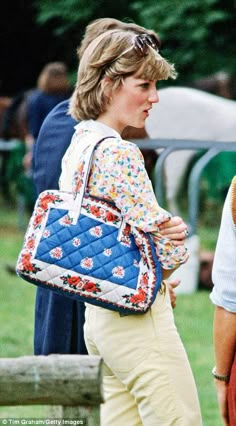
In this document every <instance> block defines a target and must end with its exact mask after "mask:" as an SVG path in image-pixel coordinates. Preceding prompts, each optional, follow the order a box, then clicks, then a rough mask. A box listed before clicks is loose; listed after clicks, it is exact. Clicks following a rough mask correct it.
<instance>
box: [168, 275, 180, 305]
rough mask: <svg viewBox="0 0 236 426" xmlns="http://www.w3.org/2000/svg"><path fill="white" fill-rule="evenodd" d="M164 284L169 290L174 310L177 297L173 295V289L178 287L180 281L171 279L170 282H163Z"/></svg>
mask: <svg viewBox="0 0 236 426" xmlns="http://www.w3.org/2000/svg"><path fill="white" fill-rule="evenodd" d="M165 283H166V285H167V287H168V290H169V294H170V302H171V306H172V308H173V309H174V308H175V307H176V297H177V296H176V293H175V288H176V287H178V285H179V284H180V280H179V279H178V278H173V279H172V280H169V281H165Z"/></svg>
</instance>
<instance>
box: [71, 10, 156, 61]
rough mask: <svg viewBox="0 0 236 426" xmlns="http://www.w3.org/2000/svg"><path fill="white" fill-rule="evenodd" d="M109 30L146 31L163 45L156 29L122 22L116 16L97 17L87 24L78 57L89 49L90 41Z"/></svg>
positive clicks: (140, 32)
mask: <svg viewBox="0 0 236 426" xmlns="http://www.w3.org/2000/svg"><path fill="white" fill-rule="evenodd" d="M109 30H121V31H133V32H134V33H136V34H143V33H146V34H149V35H151V36H153V37H155V39H156V41H157V43H158V45H159V46H160V45H161V41H160V39H159V37H158V35H157V34H156V33H155V32H154V31H152V30H147V29H145V28H144V27H141V26H140V25H137V24H135V23H134V22H122V21H119V20H118V19H114V18H99V19H95V20H94V21H92V22H91V23H90V24H88V25H87V27H86V30H85V33H84V37H83V39H82V41H81V44H80V46H79V48H78V49H77V55H78V59H79V60H80V58H81V57H82V55H83V53H84V51H85V50H86V49H87V47H88V46H89V45H90V43H92V42H93V40H95V38H96V37H98V36H99V35H100V34H103V33H105V32H106V31H109Z"/></svg>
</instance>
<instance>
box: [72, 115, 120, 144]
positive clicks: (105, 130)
mask: <svg viewBox="0 0 236 426" xmlns="http://www.w3.org/2000/svg"><path fill="white" fill-rule="evenodd" d="M75 129H76V130H91V131H95V132H99V133H101V134H102V135H104V136H115V137H116V138H120V139H121V136H120V134H119V133H118V132H117V131H116V130H114V129H112V127H109V126H107V125H106V124H104V123H101V122H100V121H97V120H83V121H81V122H80V123H79V124H77V125H76V126H75Z"/></svg>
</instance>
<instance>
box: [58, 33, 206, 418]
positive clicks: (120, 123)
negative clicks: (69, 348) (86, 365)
mask: <svg viewBox="0 0 236 426" xmlns="http://www.w3.org/2000/svg"><path fill="white" fill-rule="evenodd" d="M158 45H159V42H158V39H157V38H156V37H155V35H154V34H153V35H152V36H150V34H142V35H137V34H135V33H133V32H132V31H121V30H110V31H107V32H105V33H104V34H102V35H100V36H99V37H97V38H96V39H95V40H94V41H93V42H92V43H91V44H90V45H89V47H88V48H87V49H86V50H85V52H84V54H83V56H82V59H81V61H80V66H79V70H78V81H77V85H76V88H75V91H74V93H73V96H72V99H71V104H70V112H71V114H72V116H73V117H74V118H75V119H77V120H82V121H81V122H80V124H78V125H77V126H76V133H75V136H74V138H73V140H72V143H71V145H70V147H69V148H68V150H67V152H66V154H65V156H64V158H63V161H62V174H61V178H60V187H61V189H62V190H69V191H71V189H72V180H73V175H74V172H76V170H77V171H78V169H79V167H80V165H81V162H83V150H84V149H85V148H86V146H85V145H84V144H83V140H84V136H85V135H86V140H87V139H88V138H87V136H88V134H89V135H90V136H91V142H93V141H94V138H97V137H98V135H99V136H100V137H101V138H102V137H107V136H111V138H107V139H105V140H104V141H103V142H101V143H100V144H99V145H98V146H97V148H96V150H95V155H94V158H93V164H92V168H91V173H90V178H89V182H88V190H89V192H90V193H91V195H93V196H96V197H99V198H104V199H107V200H110V201H111V202H113V203H115V204H116V206H117V207H118V208H119V209H120V210H121V212H122V214H123V216H124V218H125V220H126V222H128V223H129V224H131V225H135V226H136V227H139V228H141V229H142V230H144V231H145V232H150V234H151V235H152V238H153V241H154V243H155V245H156V252H157V256H158V258H159V260H160V262H161V264H162V268H163V278H167V277H168V276H169V275H170V273H171V272H172V271H173V270H174V269H176V268H177V267H178V266H179V265H180V264H181V263H184V262H185V261H186V260H187V258H188V254H187V251H186V249H185V247H184V246H183V245H178V246H176V245H174V244H173V243H172V242H171V241H170V240H169V239H168V238H166V237H163V236H161V234H160V232H159V226H161V224H162V223H164V222H166V221H168V220H169V219H170V217H171V216H170V214H169V213H168V212H166V211H165V210H163V209H161V208H160V207H159V205H158V203H157V201H156V198H155V196H154V193H153V189H152V186H151V183H150V180H149V179H148V176H147V172H146V170H145V167H144V162H143V157H142V154H141V153H140V150H139V149H138V148H137V146H136V145H135V144H133V143H131V142H127V141H125V140H123V139H122V138H121V136H120V135H121V133H122V132H123V130H124V129H125V128H126V127H127V126H129V125H130V126H133V127H137V128H142V127H144V125H145V120H146V118H147V117H148V115H149V111H150V109H151V107H152V104H153V103H155V102H158V94H157V91H156V81H157V80H160V79H166V78H168V77H175V70H174V67H173V65H170V64H169V63H168V62H167V61H166V60H165V59H163V58H162V57H161V56H160V54H159V53H158ZM85 340H86V345H87V348H88V351H89V353H90V354H97V355H100V356H101V357H102V358H103V360H104V393H105V403H104V404H103V405H102V409H101V423H102V425H109V426H111V425H112V426H116V425H120V424H125V425H126V426H135V425H145V426H151V425H161V426H164V425H165V426H167V425H174V424H175V425H179V426H189V425H191V426H199V425H201V424H202V423H201V414H200V409H199V403H198V397H197V392H196V387H195V384H194V379H193V376H192V372H191V369H190V366H189V362H188V359H187V356H186V353H185V351H184V348H183V345H182V343H181V341H180V338H179V335H178V333H177V331H176V327H175V324H174V319H173V312H172V309H171V305H170V300H169V294H168V292H166V291H165V285H164V284H163V285H162V288H161V291H159V293H158V295H157V297H156V300H155V302H154V303H153V305H152V307H151V309H150V310H149V311H148V312H147V313H146V314H143V315H139V316H135V315H128V316H120V315H119V313H117V312H112V311H109V310H106V309H103V308H99V307H95V306H92V305H88V304H87V305H86V322H85Z"/></svg>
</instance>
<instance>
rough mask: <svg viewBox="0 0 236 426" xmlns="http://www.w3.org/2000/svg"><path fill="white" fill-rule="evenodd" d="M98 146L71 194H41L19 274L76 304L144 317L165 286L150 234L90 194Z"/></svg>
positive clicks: (88, 154)
mask: <svg viewBox="0 0 236 426" xmlns="http://www.w3.org/2000/svg"><path fill="white" fill-rule="evenodd" d="M102 140H103V139H102ZM99 142H101V139H100V140H97V141H96V142H94V143H90V145H89V147H88V148H87V149H86V155H85V157H84V158H85V160H84V164H83V171H82V173H81V170H80V173H78V172H77V173H76V174H75V186H74V188H73V191H72V192H65V191H60V190H46V191H44V192H42V193H41V194H40V195H39V197H38V199H37V201H36V203H35V207H34V211H33V214H32V216H31V219H30V222H29V225H28V228H27V231H26V234H25V238H24V243H23V247H22V250H21V252H20V254H19V257H18V260H17V265H16V272H17V274H18V275H19V276H20V277H21V278H23V279H24V280H26V281H28V282H30V283H33V284H35V285H37V286H41V287H44V288H48V289H51V290H52V291H55V292H57V293H59V294H63V295H65V296H67V297H71V298H73V299H76V300H78V301H83V302H87V303H91V304H94V305H97V306H100V307H104V308H107V309H111V310H114V311H119V312H120V313H123V314H131V313H144V312H146V311H147V310H148V309H149V307H150V306H151V304H152V303H153V301H154V300H155V297H156V294H157V292H158V290H159V288H160V286H161V280H162V273H161V266H160V263H159V261H158V259H157V256H156V252H155V246H154V244H153V241H152V238H151V237H150V235H149V234H148V233H145V232H143V231H141V230H139V229H137V228H135V227H133V226H130V225H128V224H127V223H125V222H124V219H123V217H122V216H121V212H120V210H119V209H118V208H117V207H116V206H115V205H114V204H112V203H110V202H107V201H106V200H101V199H97V198H94V197H92V196H90V195H89V194H87V193H86V191H85V190H86V185H87V180H88V176H89V171H90V166H91V162H92V158H93V151H94V148H95V146H96V145H97V143H99Z"/></svg>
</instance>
